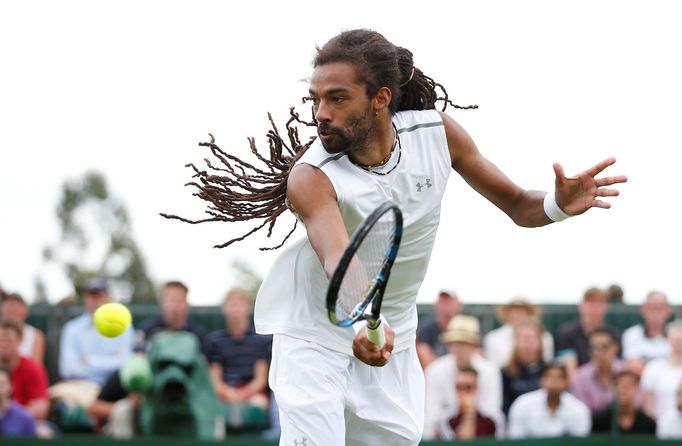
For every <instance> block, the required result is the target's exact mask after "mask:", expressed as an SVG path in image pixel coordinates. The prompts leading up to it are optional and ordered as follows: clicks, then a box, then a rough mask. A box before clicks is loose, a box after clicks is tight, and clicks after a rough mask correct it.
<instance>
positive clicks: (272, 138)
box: [161, 29, 478, 250]
mask: <svg viewBox="0 0 682 446" xmlns="http://www.w3.org/2000/svg"><path fill="white" fill-rule="evenodd" d="M332 62H348V63H351V64H353V65H354V66H355V67H356V69H357V75H358V81H360V82H363V83H365V84H366V86H367V96H368V97H369V98H372V97H374V95H375V94H376V93H377V92H378V91H379V89H380V88H381V87H387V88H389V89H390V90H391V93H392V98H391V103H390V104H389V110H390V111H391V113H395V112H397V111H403V110H428V109H435V108H436V103H437V102H442V103H443V106H442V109H441V110H442V111H445V109H446V108H447V106H448V105H450V106H452V107H454V108H458V109H472V108H478V106H477V105H469V106H459V105H456V104H455V103H453V102H452V101H451V100H450V98H449V96H448V93H447V91H446V90H445V88H444V87H443V86H442V85H441V84H439V83H437V82H435V81H434V80H433V79H432V78H430V77H428V76H426V75H425V74H424V73H423V72H422V71H421V70H420V69H419V68H417V67H415V66H414V63H413V58H412V52H410V51H409V50H408V49H406V48H401V47H398V46H395V45H393V44H392V43H391V42H389V41H388V40H386V38H384V36H382V35H381V34H379V33H377V32H376V31H371V30H366V29H358V30H352V31H345V32H343V33H341V34H339V35H337V36H336V37H334V38H332V39H331V40H330V41H329V42H327V43H326V44H325V45H324V46H322V47H321V48H320V47H318V48H317V54H316V56H315V58H314V60H313V66H314V67H318V66H321V65H325V64H328V63H332ZM439 92H440V93H439ZM306 99H307V98H303V102H304V103H305V101H306ZM289 114H290V118H289V120H288V121H287V123H286V132H287V137H288V143H287V142H285V140H284V139H283V138H282V136H281V135H280V133H279V131H278V129H277V126H276V125H275V123H274V121H273V119H272V116H271V115H270V114H269V113H268V119H269V120H270V124H271V126H272V129H271V130H270V131H268V133H267V139H268V144H269V147H270V155H269V157H268V158H266V157H264V156H263V155H262V154H261V153H260V152H259V151H258V149H257V148H256V143H255V139H254V138H249V145H250V147H251V152H252V153H253V154H254V156H255V157H256V159H257V161H259V162H260V165H261V167H257V166H255V165H253V164H251V163H248V162H246V161H243V160H241V159H240V158H238V157H236V156H234V155H230V154H229V153H227V152H225V151H224V150H222V149H221V148H220V147H218V145H217V144H215V138H214V137H213V135H211V134H209V136H210V141H209V142H202V143H199V146H203V147H208V148H209V150H210V151H211V153H212V154H213V156H214V157H215V158H216V159H217V160H218V161H219V162H220V163H221V167H219V166H215V165H214V164H213V163H212V162H211V160H209V159H208V158H205V159H204V161H205V162H206V165H207V167H208V169H209V170H208V171H207V170H200V169H198V168H197V167H196V166H195V165H194V164H188V165H187V167H190V168H191V169H192V170H194V175H193V176H192V178H196V180H195V181H191V182H189V183H187V184H186V185H187V186H192V187H194V188H196V190H197V191H196V192H195V193H194V194H193V195H195V196H197V197H199V198H201V199H202V200H205V201H207V202H208V203H209V205H208V207H207V209H206V211H205V212H206V214H208V215H209V217H207V218H203V219H199V220H190V219H186V218H183V217H179V216H177V215H169V214H161V215H162V216H163V217H165V218H169V219H176V220H181V221H184V222H186V223H192V224H197V223H205V222H215V221H225V222H236V221H248V220H262V222H260V223H258V224H257V225H256V226H254V227H253V228H252V229H251V230H250V231H248V232H247V233H245V234H244V235H242V236H241V237H237V238H233V239H232V240H229V241H227V242H225V243H222V244H219V245H216V246H215V247H216V248H224V247H226V246H229V245H231V244H232V243H234V242H237V241H240V240H244V239H245V238H246V237H248V236H249V235H251V234H253V233H254V232H257V231H258V230H260V229H262V228H264V227H265V226H266V225H267V226H268V233H267V235H268V237H270V236H271V235H272V231H273V228H274V226H275V222H276V221H277V217H279V216H280V215H281V214H282V213H283V212H284V211H285V210H286V209H287V208H288V202H287V199H286V196H287V179H288V177H289V172H291V169H292V168H293V166H294V165H295V164H296V161H297V160H298V159H299V158H300V157H301V156H302V155H303V153H305V151H306V150H307V149H308V147H310V145H311V144H312V143H313V141H314V140H315V137H311V138H310V139H309V140H308V141H307V142H306V143H301V140H300V138H299V132H298V128H297V127H296V124H297V123H298V124H302V125H304V126H306V127H316V126H317V122H316V121H315V117H314V116H313V119H312V121H310V122H307V121H304V120H303V119H301V118H300V116H299V114H298V113H297V112H296V111H295V109H294V108H293V107H292V108H290V109H289ZM297 223H298V222H295V223H294V225H293V228H292V229H291V230H290V231H289V232H288V233H287V235H286V236H285V237H284V238H283V240H282V241H281V242H280V243H279V244H278V245H277V246H273V247H267V248H260V249H261V250H272V249H277V248H279V247H281V246H282V245H283V244H284V242H286V241H287V239H289V237H290V236H291V234H293V232H294V231H295V230H296V226H297Z"/></svg>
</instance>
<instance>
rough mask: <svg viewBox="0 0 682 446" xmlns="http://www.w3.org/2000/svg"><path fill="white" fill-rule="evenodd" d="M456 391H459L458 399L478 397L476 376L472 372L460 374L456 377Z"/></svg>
mask: <svg viewBox="0 0 682 446" xmlns="http://www.w3.org/2000/svg"><path fill="white" fill-rule="evenodd" d="M455 390H456V391H457V396H458V399H460V400H461V399H462V396H463V395H473V396H475V395H476V391H477V390H478V386H477V383H476V375H474V374H473V373H471V372H468V373H467V372H458V373H457V376H456V377H455Z"/></svg>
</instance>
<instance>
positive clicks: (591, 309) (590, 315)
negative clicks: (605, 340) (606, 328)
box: [578, 298, 609, 323]
mask: <svg viewBox="0 0 682 446" xmlns="http://www.w3.org/2000/svg"><path fill="white" fill-rule="evenodd" d="M578 311H579V312H580V316H581V317H583V318H585V319H587V320H589V321H594V322H600V323H601V322H603V320H604V317H605V316H606V313H607V312H608V311H609V304H608V302H607V301H606V300H605V299H602V298H590V299H588V300H584V301H583V302H581V303H580V306H579V307H578Z"/></svg>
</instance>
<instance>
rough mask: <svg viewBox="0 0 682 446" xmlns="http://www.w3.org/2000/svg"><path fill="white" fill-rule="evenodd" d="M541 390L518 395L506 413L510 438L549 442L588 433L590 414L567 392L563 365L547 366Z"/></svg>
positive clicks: (590, 421)
mask: <svg viewBox="0 0 682 446" xmlns="http://www.w3.org/2000/svg"><path fill="white" fill-rule="evenodd" d="M540 385H541V386H542V388H541V389H538V390H534V391H533V392H529V393H526V394H525V395H521V396H520V397H518V398H517V399H516V401H514V403H513V404H512V406H511V408H510V409H509V431H508V436H509V438H543V437H544V438H549V437H560V436H563V435H570V436H574V437H585V436H587V435H588V434H589V433H590V428H591V427H592V426H591V425H592V420H591V416H590V410H589V409H588V408H587V406H585V404H583V403H582V402H581V401H580V400H579V399H577V398H576V397H574V396H573V395H571V394H570V393H568V392H566V389H567V387H568V373H567V371H566V367H565V366H564V365H563V364H559V363H551V364H548V365H547V367H546V368H545V370H544V372H543V373H542V379H541V380H540Z"/></svg>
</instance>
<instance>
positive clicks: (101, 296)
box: [83, 291, 109, 313]
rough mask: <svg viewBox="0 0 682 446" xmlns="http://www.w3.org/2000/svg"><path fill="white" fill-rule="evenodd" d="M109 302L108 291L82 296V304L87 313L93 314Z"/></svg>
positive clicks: (93, 292) (92, 292)
mask: <svg viewBox="0 0 682 446" xmlns="http://www.w3.org/2000/svg"><path fill="white" fill-rule="evenodd" d="M107 302H109V292H108V291H91V292H88V293H85V295H84V296H83V303H84V304H85V308H86V309H87V310H88V312H89V313H94V312H95V310H97V309H98V308H99V307H101V306H102V305H104V304H105V303H107Z"/></svg>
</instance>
